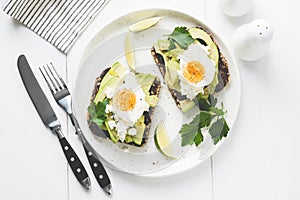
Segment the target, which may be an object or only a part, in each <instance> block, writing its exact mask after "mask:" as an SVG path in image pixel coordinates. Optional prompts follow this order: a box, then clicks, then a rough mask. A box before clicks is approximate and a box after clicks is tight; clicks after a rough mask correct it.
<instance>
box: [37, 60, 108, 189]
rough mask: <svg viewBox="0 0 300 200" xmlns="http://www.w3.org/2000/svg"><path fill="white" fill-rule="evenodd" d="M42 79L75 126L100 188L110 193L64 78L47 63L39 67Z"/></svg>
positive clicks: (102, 169) (106, 179)
mask: <svg viewBox="0 0 300 200" xmlns="http://www.w3.org/2000/svg"><path fill="white" fill-rule="evenodd" d="M39 69H40V71H41V73H42V75H43V77H44V79H45V80H46V82H47V85H48V87H49V89H50V90H51V93H52V95H53V97H54V99H55V101H56V102H57V103H58V104H59V105H60V106H61V107H62V108H63V109H64V110H65V111H66V112H67V113H68V115H69V117H70V120H71V122H72V124H73V126H74V127H75V130H76V132H75V133H76V134H77V135H78V136H79V138H80V140H81V142H82V145H83V147H84V150H85V153H86V156H87V158H88V160H89V163H90V166H91V168H92V171H93V173H94V175H95V178H96V180H97V182H98V183H99V185H100V186H101V188H102V189H103V190H104V191H105V192H106V193H107V194H111V193H112V191H111V183H110V179H109V177H108V175H107V173H106V171H105V169H104V167H103V165H102V163H101V161H100V159H99V156H98V154H97V152H96V151H95V150H94V149H93V148H92V146H91V145H90V144H89V143H88V141H87V140H86V138H85V137H84V135H83V133H82V131H81V129H80V127H79V124H78V122H77V119H76V117H75V116H74V114H73V111H72V97H71V94H70V92H69V89H68V87H67V85H66V84H65V82H64V80H63V79H62V78H61V77H60V76H59V75H58V73H57V71H56V69H55V68H54V66H53V64H52V63H50V64H47V65H46V66H45V65H44V66H43V69H41V68H39Z"/></svg>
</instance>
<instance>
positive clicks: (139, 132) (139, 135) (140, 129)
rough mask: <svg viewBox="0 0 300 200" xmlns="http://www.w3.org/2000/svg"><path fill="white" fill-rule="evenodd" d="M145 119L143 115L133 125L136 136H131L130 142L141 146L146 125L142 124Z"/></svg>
mask: <svg viewBox="0 0 300 200" xmlns="http://www.w3.org/2000/svg"><path fill="white" fill-rule="evenodd" d="M144 120H145V117H144V115H143V116H142V117H140V118H139V120H138V121H137V122H136V123H135V124H134V127H135V129H136V135H135V136H132V140H133V142H134V143H135V144H137V145H141V144H142V141H143V136H144V132H145V128H146V125H145V123H144Z"/></svg>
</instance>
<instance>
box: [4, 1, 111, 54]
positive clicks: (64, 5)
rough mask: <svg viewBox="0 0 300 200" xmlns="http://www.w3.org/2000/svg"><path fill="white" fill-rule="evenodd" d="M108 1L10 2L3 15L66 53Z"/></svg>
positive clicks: (5, 6) (6, 5)
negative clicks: (5, 14)
mask: <svg viewBox="0 0 300 200" xmlns="http://www.w3.org/2000/svg"><path fill="white" fill-rule="evenodd" d="M107 1H108V0H10V1H7V3H6V4H5V5H4V6H3V11H4V12H5V13H7V14H8V15H10V16H12V17H13V18H14V19H16V20H18V21H20V22H21V23H22V24H24V25H25V26H27V27H28V28H29V29H31V30H32V31H34V32H35V33H37V34H38V35H40V36H41V37H42V38H44V39H45V40H47V41H48V42H50V43H51V44H52V45H54V46H55V47H56V48H58V49H59V50H61V51H62V52H63V53H67V52H68V50H69V49H70V47H71V46H72V44H73V43H74V42H75V40H76V39H77V38H78V36H79V35H80V33H81V32H82V31H83V30H84V29H85V28H86V27H87V26H88V24H89V23H90V22H91V21H92V19H93V18H94V17H95V16H96V14H97V13H98V12H99V11H100V10H101V8H103V7H104V5H105V4H106V2H107Z"/></svg>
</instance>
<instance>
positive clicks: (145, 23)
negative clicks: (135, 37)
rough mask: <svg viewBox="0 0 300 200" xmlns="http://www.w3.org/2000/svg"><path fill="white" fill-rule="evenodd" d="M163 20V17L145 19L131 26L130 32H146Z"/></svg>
mask: <svg viewBox="0 0 300 200" xmlns="http://www.w3.org/2000/svg"><path fill="white" fill-rule="evenodd" d="M162 18H163V17H152V18H148V19H144V20H142V21H139V22H136V23H134V24H132V25H131V26H129V30H130V31H131V32H139V31H143V30H146V29H148V28H150V27H152V26H154V25H155V24H157V23H158V22H159V21H160V20H161V19H162Z"/></svg>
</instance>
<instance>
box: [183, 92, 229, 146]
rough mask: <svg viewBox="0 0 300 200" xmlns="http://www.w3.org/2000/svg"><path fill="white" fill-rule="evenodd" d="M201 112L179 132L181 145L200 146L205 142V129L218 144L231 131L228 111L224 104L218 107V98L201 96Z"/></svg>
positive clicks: (199, 99) (199, 100) (199, 101)
mask: <svg viewBox="0 0 300 200" xmlns="http://www.w3.org/2000/svg"><path fill="white" fill-rule="evenodd" d="M197 100H198V103H199V108H200V112H199V113H198V114H197V115H196V116H195V117H194V119H193V120H192V121H191V122H190V123H189V124H184V125H183V126H182V127H181V129H180V131H179V133H180V134H181V139H182V140H181V145H182V146H186V145H193V144H195V145H196V146H199V145H200V144H201V142H203V134H202V131H203V129H205V128H206V129H208V132H209V134H210V136H211V138H212V140H213V142H214V144H217V143H218V142H219V141H220V140H221V139H222V138H223V137H227V134H228V132H229V127H228V124H227V122H226V120H225V118H224V115H225V114H226V112H225V111H224V108H223V104H221V108H218V107H217V106H216V105H217V99H216V98H215V97H213V96H211V95H210V96H209V97H208V98H207V99H206V98H204V97H199V98H198V99H197Z"/></svg>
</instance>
